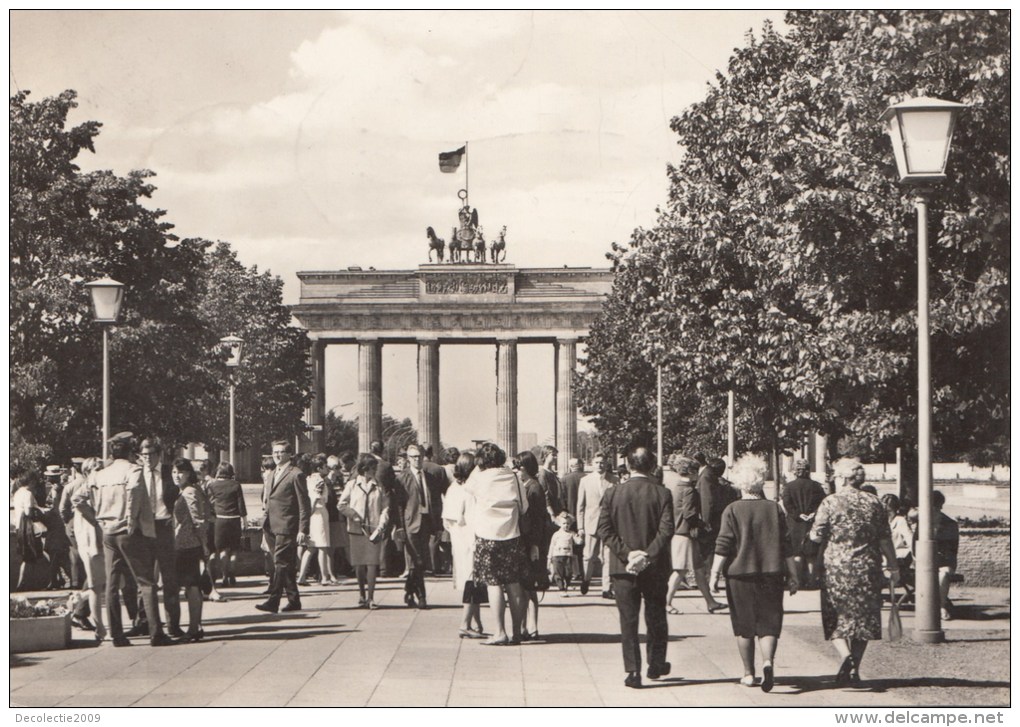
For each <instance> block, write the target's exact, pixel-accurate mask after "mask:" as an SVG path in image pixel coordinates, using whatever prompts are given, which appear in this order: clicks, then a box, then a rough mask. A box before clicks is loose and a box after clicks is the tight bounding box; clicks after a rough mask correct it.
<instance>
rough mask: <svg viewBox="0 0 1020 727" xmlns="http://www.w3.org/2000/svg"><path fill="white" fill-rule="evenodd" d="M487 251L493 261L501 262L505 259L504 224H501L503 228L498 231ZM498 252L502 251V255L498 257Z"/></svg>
mask: <svg viewBox="0 0 1020 727" xmlns="http://www.w3.org/2000/svg"><path fill="white" fill-rule="evenodd" d="M489 252H490V254H491V255H492V262H494V263H501V262H503V261H504V260H506V225H503V229H502V230H500V231H499V237H497V238H496V239H495V240H494V241H493V243H492V247H491V248H490V250H489ZM500 253H503V255H502V257H500Z"/></svg>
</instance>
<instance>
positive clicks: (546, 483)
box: [538, 444, 576, 520]
mask: <svg viewBox="0 0 1020 727" xmlns="http://www.w3.org/2000/svg"><path fill="white" fill-rule="evenodd" d="M558 454H559V451H558V450H557V449H556V447H554V446H552V445H551V444H546V445H545V446H543V447H542V458H541V459H540V460H539V468H538V484H539V486H540V487H541V488H542V491H543V492H545V502H546V505H547V507H549V509H550V510H551V512H552V516H551V517H550V520H553V519H555V517H556V516H557V515H559V514H560V513H561V512H563V511H564V510H565V509H566V505H567V504H566V503H565V502H561V501H560V478H559V477H557V475H556V457H557V455H558ZM574 514H576V513H572V515H574Z"/></svg>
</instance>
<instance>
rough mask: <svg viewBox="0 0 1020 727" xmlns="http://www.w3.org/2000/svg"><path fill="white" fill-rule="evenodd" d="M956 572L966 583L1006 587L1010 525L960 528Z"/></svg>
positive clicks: (1007, 585) (1007, 586) (1007, 581)
mask: <svg viewBox="0 0 1020 727" xmlns="http://www.w3.org/2000/svg"><path fill="white" fill-rule="evenodd" d="M956 572H957V573H960V574H962V575H963V577H964V584H965V585H968V586H998V587H1003V588H1009V528H960V551H959V555H958V558H957V565H956Z"/></svg>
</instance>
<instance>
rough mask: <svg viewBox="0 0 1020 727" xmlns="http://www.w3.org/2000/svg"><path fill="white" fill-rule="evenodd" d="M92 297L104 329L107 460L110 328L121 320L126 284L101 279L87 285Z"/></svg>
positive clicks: (97, 319)
mask: <svg viewBox="0 0 1020 727" xmlns="http://www.w3.org/2000/svg"><path fill="white" fill-rule="evenodd" d="M85 287H86V288H88V289H89V293H91V295H92V312H93V313H94V314H95V319H96V323H99V324H100V325H101V326H102V327H103V446H102V448H101V451H102V453H103V459H104V460H105V459H106V447H107V443H108V442H109V441H110V340H109V338H110V326H111V325H113V324H114V323H116V322H117V320H118V319H119V318H120V307H121V305H122V304H123V303H124V283H118V282H117V281H116V280H113V279H111V278H101V279H99V280H93V281H92V282H91V283H85Z"/></svg>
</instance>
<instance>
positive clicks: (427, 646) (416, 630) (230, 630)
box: [10, 578, 1008, 707]
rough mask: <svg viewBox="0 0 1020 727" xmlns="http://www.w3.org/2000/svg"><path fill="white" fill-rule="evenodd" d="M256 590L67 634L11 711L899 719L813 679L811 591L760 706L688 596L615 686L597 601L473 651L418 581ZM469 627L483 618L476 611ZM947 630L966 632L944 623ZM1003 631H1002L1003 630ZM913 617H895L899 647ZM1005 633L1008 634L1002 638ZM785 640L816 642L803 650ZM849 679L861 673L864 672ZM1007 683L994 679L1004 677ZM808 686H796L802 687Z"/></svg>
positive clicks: (594, 596)
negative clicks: (523, 640)
mask: <svg viewBox="0 0 1020 727" xmlns="http://www.w3.org/2000/svg"><path fill="white" fill-rule="evenodd" d="M264 587H265V582H264V581H256V580H255V579H245V580H244V581H242V583H241V585H240V587H237V588H231V589H226V590H225V591H224V593H225V595H227V596H228V597H229V598H230V600H229V601H228V602H227V603H207V604H206V606H205V631H206V640H205V641H204V642H201V643H198V644H181V645H177V646H172V647H166V648H159V649H153V648H151V647H149V646H148V645H147V644H146V641H145V640H144V639H137V640H135V641H134V642H133V644H134V645H133V646H132V647H130V648H120V649H117V648H113V646H112V645H111V644H109V642H107V643H105V644H103V645H102V646H99V647H95V646H94V645H93V644H91V643H90V642H89V641H87V640H86V639H87V638H88V636H89V634H87V633H86V632H81V631H76V632H75V638H76V639H77V641H76V647H78V648H73V649H68V650H65V651H54V652H40V653H35V654H22V655H17V656H15V655H12V656H11V669H10V701H11V705H12V706H26V707H27V706H34V707H53V706H62V707H120V706H146V707H157V706H205V705H209V706H221V707H226V706H244V707H262V706H267V707H268V706H274V707H275V706H292V707H297V706H319V707H322V706H515V707H516V706H529V707H531V706H545V707H548V706H569V705H580V706H590V707H597V706H612V707H616V706H656V707H666V706H668V707H676V706H728V707H737V706H776V707H805V706H820V707H844V706H862V707H876V706H903V705H905V704H907V702H906V701H905V700H904V698H903V696H902V695H900V696H898V695H897V694H896V693H895V690H890V691H885V692H874V691H868V690H854V689H841V688H836V687H835V685H834V684H833V683H832V682H831V681H829V680H826V679H821V678H820V677H822V676H824V675H830V676H831V675H832V674H834V673H835V671H836V669H837V667H838V662H837V659H836V657H835V655H834V653H833V652H832V650H831V648H830V647H829V646H828V644H825V643H823V642H822V637H821V627H820V625H819V624H820V619H819V614H818V593H817V592H804V593H799V594H797V595H796V596H794V597H792V598H788V600H787V612H788V613H787V616H786V619H787V625H788V626H811V627H813V628H812V629H804V628H798V629H791V633H787V634H784V636H783V638H782V639H781V640H780V643H779V653H778V656H777V669H776V681H777V684H776V687H775V689H774V691H773V692H772V693H771V694H765V693H763V692H762V691H761V690H760V689H757V688H753V689H749V688H746V687H741V686H739V685H738V684H737V683H736V678H737V677H739V676H740V675H741V673H742V670H741V667H740V660H739V657H738V655H737V650H736V646H735V644H734V641H733V637H732V633H731V631H730V625H729V618H728V616H726V615H722V614H717V615H709V614H708V613H707V612H706V610H705V606H704V602H703V601H702V600H701V598H700V597H696V596H695V595H694V593H693V592H692V591H681V592H680V594H679V596H678V598H677V600H676V601H675V605H677V606H678V607H679V608H680V609H681V610H682V611H683V612H684V613H683V614H682V615H679V616H670V617H669V624H670V633H671V636H670V645H669V660H670V661H671V662H672V664H673V672H672V674H671V675H670V676H669V677H667V678H664V679H662V680H659V681H657V682H656V681H650V680H647V679H646V680H645V685H646V686H645V688H644V689H641V690H633V689H627V688H625V687H624V686H623V677H624V673H623V666H622V657H621V653H620V644H619V624H618V620H617V612H616V608H615V605H614V604H613V602H612V601H608V600H603V599H601V598H600V597H599V595H598V593H599V591H598V589H597V588H594V589H593V591H592V593H591V594H589V595H588V596H581V595H580V594H579V593H578V592H577V590H576V589H575V590H571V591H569V592H567V593H559V592H550V593H548V594H547V595H546V597H545V601H544V603H543V604H542V607H541V611H540V623H539V626H540V630H541V633H542V640H541V641H539V642H536V643H529V644H525V645H522V646H517V647H487V646H483V645H481V643H480V642H478V641H471V640H461V639H459V638H457V627H458V624H459V620H460V605H459V603H458V600H459V599H457V598H455V594H454V591H453V588H452V586H451V584H450V581H449V579H447V578H430V579H429V582H428V589H429V598H430V604H431V608H429V610H427V611H415V610H411V609H408V608H406V607H405V606H404V605H403V603H402V597H403V590H402V586H401V584H400V583H399V582H398V581H394V580H386V581H383V582H382V583H381V587H380V590H379V591H377V597H378V600H379V601H380V603H381V605H382V608H380V609H379V610H376V611H366V610H360V609H357V608H354V604H355V603H356V601H357V589H356V587H355V586H354V585H353V582H349V583H348V584H346V585H343V586H339V587H318V586H311V587H308V588H305V589H302V601H303V603H304V607H305V610H304V611H302V612H300V613H296V614H279V615H275V616H274V615H268V614H262V613H260V612H257V611H255V609H254V605H255V603H257V602H259V600H260V597H259V596H257V595H256V594H257V593H259V592H260V591H261V590H262V589H263V588H264ZM482 620H483V623H484V624H485V625H486V626H487V627H491V626H492V625H493V624H492V618H491V616H490V615H489V613H488V610H487V608H485V609H483V613H482ZM953 623H954V628H966V624H965V623H964V622H960V621H955V622H953ZM1007 623H1008V622H1007ZM911 626H912V614H910V613H905V614H904V631H905V633H909V632H910V629H911ZM1006 628H1008V626H1007V627H1006ZM793 631H796V632H797V633H799V634H815V636H814V637H813V638H806V637H798V636H797V635H795V634H794V633H792V632H793ZM863 676H864V677H865V679H867V678H868V677H869V676H872V677H879V676H881V675H879V674H869V673H868V671H867V664H865V669H864V670H863ZM1006 678H1008V677H1006ZM806 684H809V685H810V686H805V685H806Z"/></svg>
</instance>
